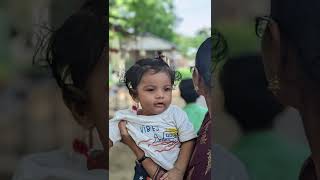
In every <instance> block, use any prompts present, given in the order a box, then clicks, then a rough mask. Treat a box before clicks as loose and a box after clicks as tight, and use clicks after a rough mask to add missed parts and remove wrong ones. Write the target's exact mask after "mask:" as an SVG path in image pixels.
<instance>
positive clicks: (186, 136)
mask: <svg viewBox="0 0 320 180" xmlns="http://www.w3.org/2000/svg"><path fill="white" fill-rule="evenodd" d="M174 111H175V112H174V114H175V119H176V124H177V128H178V136H179V140H180V142H185V141H189V140H191V139H194V138H196V137H197V134H196V132H195V130H194V127H193V125H192V123H191V122H190V120H189V118H188V116H187V114H186V113H185V112H184V111H183V110H182V109H180V108H178V107H176V108H175V109H174Z"/></svg>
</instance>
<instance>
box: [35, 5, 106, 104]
mask: <svg viewBox="0 0 320 180" xmlns="http://www.w3.org/2000/svg"><path fill="white" fill-rule="evenodd" d="M104 4H106V3H104ZM104 4H102V3H101V1H96V0H92V1H87V2H86V3H85V4H84V5H83V6H82V8H81V9H80V10H79V11H77V12H76V13H75V14H73V15H72V16H70V17H69V18H68V19H67V20H66V21H65V22H64V23H63V25H62V26H61V27H60V28H58V29H57V30H55V31H53V32H52V34H51V38H50V39H49V41H48V44H47V48H46V49H45V50H46V55H45V56H46V57H45V61H46V63H47V65H48V66H49V68H50V70H51V72H52V74H53V77H54V78H55V80H56V81H57V83H58V86H59V87H60V88H61V90H62V93H63V98H64V100H65V101H66V102H67V103H70V102H82V103H85V102H86V100H85V97H84V96H85V93H86V87H85V85H86V82H87V80H88V78H89V76H90V74H91V73H92V71H93V69H94V67H95V66H96V64H97V62H98V61H99V60H100V58H101V56H102V54H103V52H104V50H105V49H106V46H107V22H106V21H107V19H106V16H105V15H106V5H105V6H104ZM40 48H41V47H40ZM42 48H43V47H42ZM34 61H35V60H34Z"/></svg>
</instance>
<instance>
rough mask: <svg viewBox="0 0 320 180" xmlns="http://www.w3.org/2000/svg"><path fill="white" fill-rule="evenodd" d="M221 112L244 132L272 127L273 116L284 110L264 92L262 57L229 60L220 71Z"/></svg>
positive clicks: (273, 98) (265, 81)
mask: <svg viewBox="0 0 320 180" xmlns="http://www.w3.org/2000/svg"><path fill="white" fill-rule="evenodd" d="M220 83H221V88H222V90H223V93H224V97H225V104H224V107H225V110H226V112H228V113H229V114H231V115H232V116H233V117H234V118H235V119H236V121H237V122H238V124H239V125H240V127H241V128H242V129H243V130H244V132H250V131H257V130H263V129H269V128H272V127H273V122H274V118H275V116H276V115H277V114H278V113H280V112H282V111H283V109H284V107H283V106H282V105H281V104H280V103H279V102H278V101H277V100H276V99H275V97H274V96H273V94H272V92H271V91H269V90H268V88H267V86H268V82H267V79H266V76H265V74H264V67H263V63H262V58H261V57H260V56H258V55H255V54H248V55H244V56H239V57H233V58H230V59H228V60H227V62H226V63H225V64H224V66H223V67H222V69H221V71H220Z"/></svg>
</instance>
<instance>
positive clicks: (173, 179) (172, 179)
mask: <svg viewBox="0 0 320 180" xmlns="http://www.w3.org/2000/svg"><path fill="white" fill-rule="evenodd" d="M183 175H184V173H183V172H182V171H181V170H179V169H178V168H176V167H174V168H173V169H171V170H170V171H168V172H167V173H165V174H164V175H163V176H162V177H161V178H160V180H182V179H183Z"/></svg>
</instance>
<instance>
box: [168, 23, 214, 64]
mask: <svg viewBox="0 0 320 180" xmlns="http://www.w3.org/2000/svg"><path fill="white" fill-rule="evenodd" d="M210 36H211V28H204V29H200V30H199V31H198V32H197V33H196V35H195V36H192V37H190V36H184V35H180V34H176V35H175V39H174V43H176V44H177V46H178V50H179V51H180V52H181V53H182V54H183V55H184V56H185V57H187V58H189V59H190V60H194V59H195V54H196V51H197V49H198V48H199V46H200V45H201V43H202V42H203V41H204V40H205V39H207V38H208V37H210Z"/></svg>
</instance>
